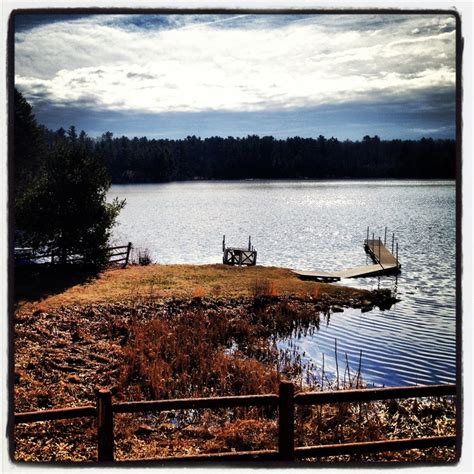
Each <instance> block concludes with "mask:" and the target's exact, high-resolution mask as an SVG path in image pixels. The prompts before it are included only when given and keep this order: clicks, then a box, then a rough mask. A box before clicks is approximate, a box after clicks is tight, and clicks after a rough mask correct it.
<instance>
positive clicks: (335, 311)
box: [331, 306, 344, 313]
mask: <svg viewBox="0 0 474 474" xmlns="http://www.w3.org/2000/svg"><path fill="white" fill-rule="evenodd" d="M331 309H332V312H333V313H342V312H343V311H344V309H343V308H341V307H340V306H333V307H332V308H331Z"/></svg>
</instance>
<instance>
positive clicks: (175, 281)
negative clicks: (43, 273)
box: [17, 265, 368, 311]
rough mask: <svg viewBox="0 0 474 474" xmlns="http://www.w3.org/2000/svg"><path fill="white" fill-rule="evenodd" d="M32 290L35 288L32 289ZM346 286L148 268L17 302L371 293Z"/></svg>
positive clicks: (107, 274)
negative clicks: (43, 296)
mask: <svg viewBox="0 0 474 474" xmlns="http://www.w3.org/2000/svg"><path fill="white" fill-rule="evenodd" d="M32 290H33V288H32ZM367 293H368V292H366V291H365V290H357V289H353V288H347V287H343V286H336V285H330V284H326V283H317V282H311V281H301V280H299V279H298V278H297V277H296V276H295V275H294V274H293V273H292V272H291V271H290V270H288V269H285V268H276V267H262V266H255V267H232V266H227V265H149V266H130V267H128V268H126V269H110V270H107V271H104V272H103V273H101V274H100V275H99V276H98V278H96V279H94V280H92V281H88V282H86V283H83V284H77V285H74V286H72V287H70V288H68V289H66V290H65V291H63V292H61V293H60V294H56V295H52V296H48V297H46V298H44V299H42V300H41V301H34V302H27V301H26V300H22V301H19V302H18V304H17V307H19V308H22V309H23V308H24V309H25V310H27V311H31V310H33V311H34V310H35V309H37V308H40V307H41V308H43V309H45V308H52V307H57V306H60V305H71V304H87V303H94V302H112V301H117V300H120V299H124V298H136V297H152V298H169V297H174V298H188V297H194V296H198V297H201V298H203V297H214V298H215V297H217V298H239V297H253V296H257V295H259V294H260V295H264V294H265V295H271V296H277V295H278V296H289V295H292V296H298V297H300V298H319V297H320V296H322V295H323V294H327V295H330V296H339V295H343V296H350V295H363V294H367Z"/></svg>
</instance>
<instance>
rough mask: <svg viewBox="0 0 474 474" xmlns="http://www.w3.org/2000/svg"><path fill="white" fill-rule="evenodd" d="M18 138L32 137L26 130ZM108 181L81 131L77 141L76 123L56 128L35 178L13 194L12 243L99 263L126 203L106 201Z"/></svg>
mask: <svg viewBox="0 0 474 474" xmlns="http://www.w3.org/2000/svg"><path fill="white" fill-rule="evenodd" d="M30 110H31V108H30ZM16 126H17V124H16V123H15V127H16ZM22 137H23V139H24V140H26V141H29V142H31V141H32V140H34V137H33V136H31V135H28V134H23V136H22ZM15 138H16V135H15ZM16 145H17V144H16V143H15V150H17V148H16ZM15 160H16V152H15ZM109 186H110V178H109V175H108V173H107V169H106V167H105V165H104V163H103V160H102V159H101V158H100V157H99V156H98V155H97V154H95V153H93V152H91V150H90V147H89V146H87V139H86V137H85V135H84V134H81V140H78V139H77V134H76V131H75V128H74V127H71V128H70V129H69V132H68V134H67V136H66V135H65V134H63V133H58V134H57V137H56V140H55V141H54V142H53V143H52V145H51V147H50V149H49V150H48V152H47V153H44V154H43V155H42V156H41V166H39V168H38V169H37V170H36V171H35V175H34V179H31V180H30V181H29V183H28V185H27V186H24V187H23V188H22V193H21V194H17V196H16V200H15V201H16V202H15V211H16V212H15V214H16V215H15V224H16V231H17V232H16V245H20V246H28V247H33V248H34V249H41V250H46V251H52V252H53V253H54V254H55V255H57V256H58V257H59V258H60V260H61V261H62V262H63V263H65V262H66V259H67V256H68V255H76V256H78V257H79V258H81V260H82V261H83V262H84V263H86V264H90V265H94V266H97V267H100V266H102V265H103V264H104V263H105V262H106V260H107V245H108V239H109V236H110V231H111V229H112V226H113V225H114V222H115V219H116V217H117V215H118V213H119V212H120V210H121V209H122V208H123V206H124V205H125V201H118V200H117V199H115V200H114V201H113V202H112V203H107V202H106V193H107V190H108V188H109Z"/></svg>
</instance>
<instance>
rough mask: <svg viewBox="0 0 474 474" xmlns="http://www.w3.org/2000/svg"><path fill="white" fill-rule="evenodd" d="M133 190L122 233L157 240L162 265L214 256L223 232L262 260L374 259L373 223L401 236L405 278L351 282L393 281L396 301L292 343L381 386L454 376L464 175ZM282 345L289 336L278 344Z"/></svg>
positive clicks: (347, 315)
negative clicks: (368, 247) (366, 246)
mask: <svg viewBox="0 0 474 474" xmlns="http://www.w3.org/2000/svg"><path fill="white" fill-rule="evenodd" d="M109 195H110V197H114V196H119V197H121V198H126V199H127V206H126V207H125V209H124V210H123V211H122V213H121V214H120V217H119V225H118V226H117V227H116V228H115V231H114V240H115V242H116V243H124V242H128V241H131V242H133V244H134V246H136V247H141V248H148V249H149V251H150V252H151V254H152V256H153V258H154V260H155V261H156V262H159V263H217V262H221V261H222V252H221V242H222V236H223V235H224V234H225V235H226V242H227V244H228V245H230V246H245V245H246V244H247V242H248V236H249V235H251V236H252V243H253V245H254V246H255V248H256V249H257V251H258V264H260V265H275V266H283V267H288V268H294V269H300V270H312V269H321V270H334V269H343V268H350V267H353V266H359V265H364V264H366V263H368V260H367V257H366V255H365V252H364V250H363V246H362V244H363V240H364V239H365V237H366V232H367V226H370V229H371V230H370V232H371V233H372V230H373V231H374V232H375V237H376V238H377V237H379V236H380V237H381V238H382V240H383V239H384V226H387V227H388V236H387V246H388V247H390V246H391V235H392V234H391V233H392V232H395V234H396V237H397V238H398V242H399V258H400V261H401V263H402V273H401V274H400V275H399V276H398V277H380V278H366V279H350V280H343V281H342V282H341V283H340V284H343V285H350V286H357V287H363V288H370V289H374V288H379V287H380V288H392V289H393V290H395V291H397V294H398V297H399V298H400V299H401V302H400V303H398V304H396V305H395V306H394V307H392V308H391V309H390V310H389V311H379V310H375V311H371V312H369V313H361V312H360V310H352V309H351V310H345V311H344V313H337V314H333V315H331V317H330V320H329V321H328V324H321V327H320V329H319V331H317V332H315V333H314V335H312V336H306V337H302V338H300V339H299V340H297V341H294V342H295V343H296V344H297V345H298V346H299V347H300V350H301V351H302V352H303V351H304V352H305V355H306V357H307V358H309V359H310V360H312V361H314V362H315V363H316V364H320V363H321V359H322V354H323V353H324V354H325V368H326V370H328V371H331V370H334V364H335V358H334V340H335V339H337V346H338V359H339V361H342V360H345V355H346V354H347V356H348V359H349V363H350V365H351V367H353V368H354V367H355V368H357V365H358V362H359V355H360V351H362V373H363V375H364V378H365V380H366V382H368V383H374V384H377V385H383V384H385V385H392V386H393V385H405V384H416V383H418V384H424V383H445V382H454V381H455V375H456V374H455V370H456V369H455V364H456V357H455V347H456V346H455V342H456V341H455V322H456V317H455V255H456V245H455V185H454V182H452V181H450V182H447V181H428V182H426V181H425V182H418V181H341V182H339V181H338V182H334V181H238V182H218V181H217V182H216V181H213V182H186V183H171V184H146V185H114V186H112V188H111V190H110V192H109ZM281 344H282V345H285V344H286V343H285V341H282V342H281Z"/></svg>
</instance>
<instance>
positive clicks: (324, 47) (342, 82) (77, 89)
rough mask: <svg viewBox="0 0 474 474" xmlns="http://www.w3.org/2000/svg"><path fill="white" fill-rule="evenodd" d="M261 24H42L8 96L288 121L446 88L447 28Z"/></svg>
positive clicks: (449, 63) (321, 20)
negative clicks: (263, 115) (301, 112)
mask: <svg viewBox="0 0 474 474" xmlns="http://www.w3.org/2000/svg"><path fill="white" fill-rule="evenodd" d="M236 19H237V22H235V21H230V20H236ZM262 19H264V18H263V17H259V18H258V22H257V23H255V24H253V25H252V27H249V25H250V24H251V23H250V22H249V24H246V18H242V17H235V18H233V19H229V21H228V22H227V23H226V22H225V21H222V20H219V19H217V22H216V21H215V18H213V19H212V21H209V22H202V23H200V24H199V25H196V24H191V25H186V24H184V26H182V23H183V22H181V25H180V26H177V27H176V28H161V29H159V28H149V27H147V28H140V27H137V26H136V25H135V26H134V27H130V26H126V24H124V23H123V22H121V19H120V18H118V17H113V18H110V17H108V18H107V17H100V16H99V17H97V16H94V17H90V18H83V19H80V20H75V21H65V22H56V23H50V24H45V25H43V26H40V27H37V28H34V29H32V30H29V31H24V32H21V33H17V35H16V44H15V68H16V84H17V85H18V86H19V88H20V89H21V90H23V91H24V92H25V94H26V96H27V97H28V98H30V99H31V100H32V102H33V103H34V102H35V100H39V99H42V100H47V101H50V102H52V103H56V104H64V105H67V104H77V103H78V102H80V103H84V104H89V105H91V106H94V107H96V108H97V107H99V108H103V109H106V110H120V111H135V112H152V113H161V112H169V111H206V110H229V111H258V110H268V109H287V108H293V107H304V106H317V105H320V104H326V103H340V102H344V101H351V100H356V99H357V100H372V99H375V98H379V97H380V96H381V95H383V96H386V97H390V96H391V95H393V96H400V95H407V96H409V95H410V94H415V93H417V92H420V91H424V90H429V89H436V88H441V89H446V88H453V87H454V82H455V46H454V45H455V32H454V30H453V29H452V26H453V25H454V19H452V18H451V17H428V16H423V15H421V16H407V17H403V18H401V17H394V16H388V17H385V18H381V17H377V16H371V17H367V18H366V21H365V22H364V19H365V18H364V17H361V16H356V15H354V16H350V17H344V18H341V17H327V16H326V17H314V16H313V17H312V18H308V20H307V21H294V22H293V21H288V22H287V23H286V24H283V25H281V26H275V25H273V27H271V26H270V25H271V23H268V24H266V23H265V22H264V21H262ZM351 19H352V20H353V21H352V22H351V21H350V20H351ZM385 19H386V20H388V21H385V22H383V21H381V20H385ZM395 19H396V20H397V21H393V20H395ZM224 25H231V26H229V27H226V26H224Z"/></svg>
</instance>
